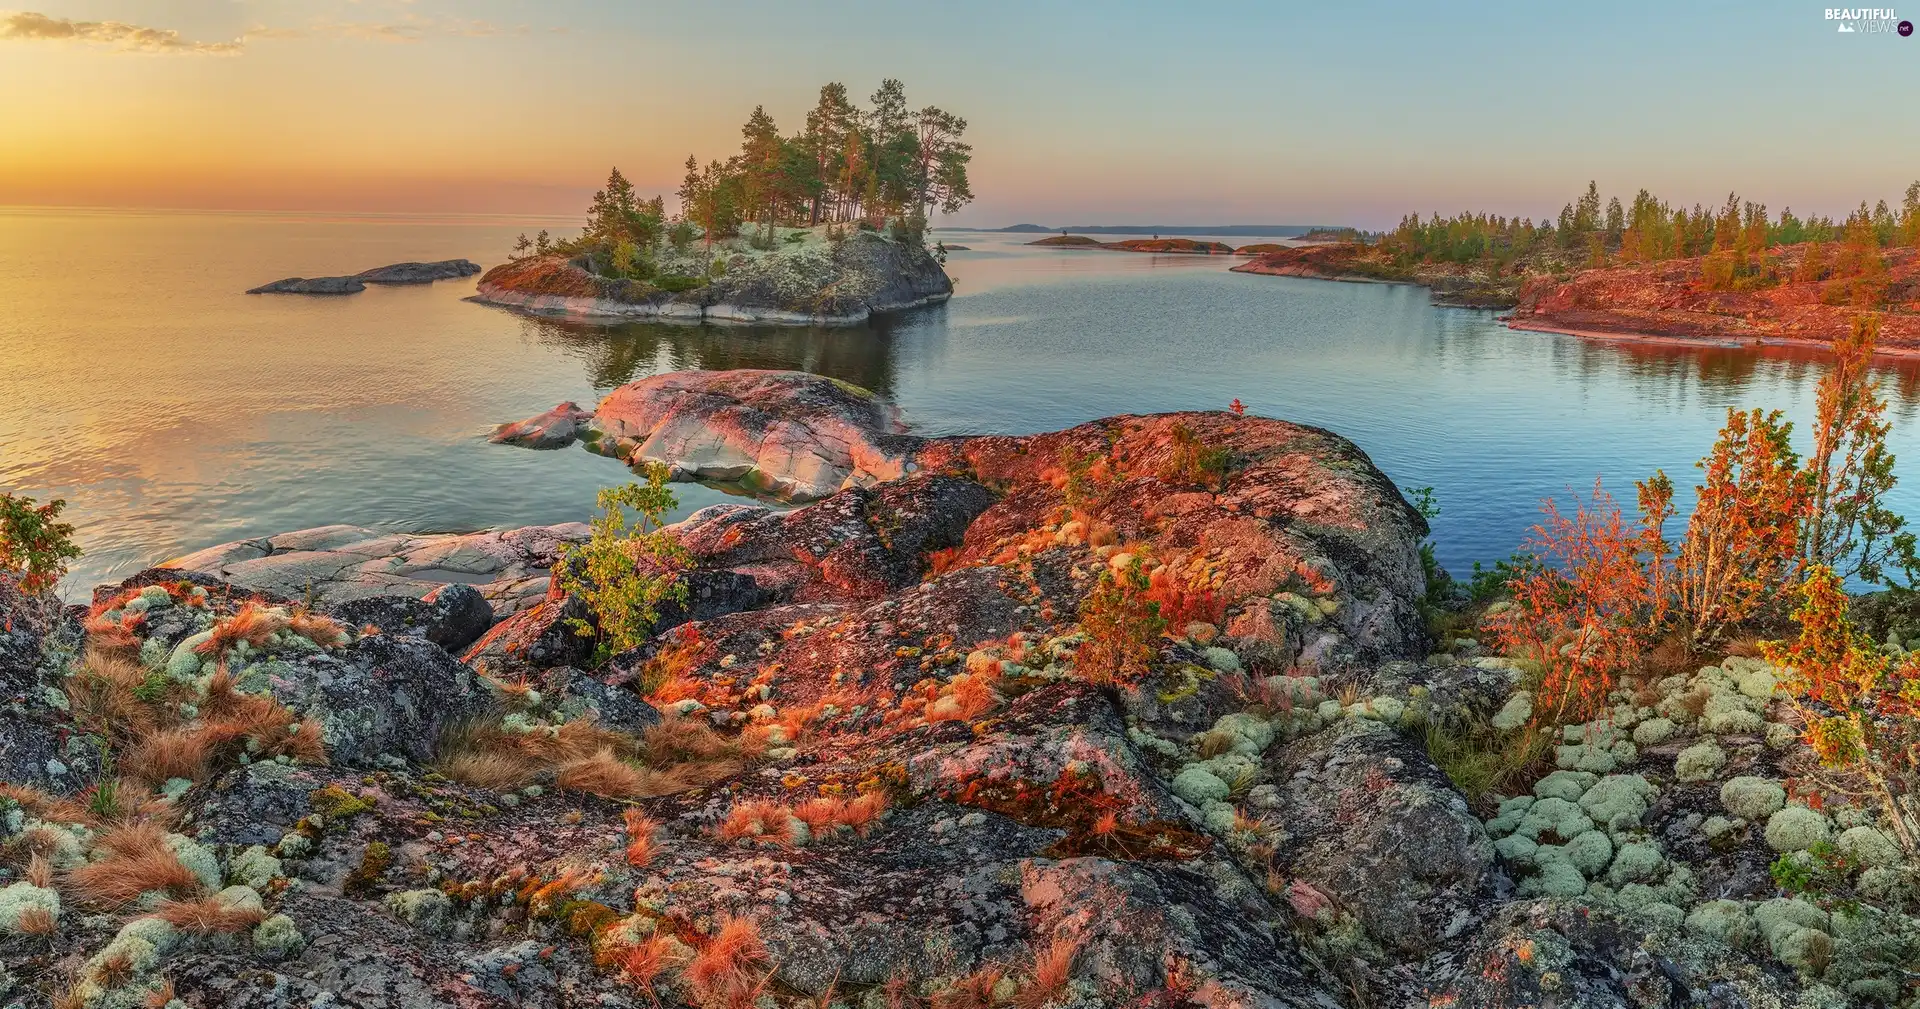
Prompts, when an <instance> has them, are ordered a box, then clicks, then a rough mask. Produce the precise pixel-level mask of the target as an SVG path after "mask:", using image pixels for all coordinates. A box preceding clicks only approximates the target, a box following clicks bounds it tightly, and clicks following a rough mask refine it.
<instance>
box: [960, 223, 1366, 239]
mask: <svg viewBox="0 0 1920 1009" xmlns="http://www.w3.org/2000/svg"><path fill="white" fill-rule="evenodd" d="M938 230H940V231H984V232H990V233H993V232H1004V233H1008V234H1029V235H1038V234H1045V233H1048V232H1060V233H1062V234H1073V233H1076V232H1077V233H1080V234H1086V235H1220V236H1223V237H1235V236H1245V237H1249V238H1297V237H1301V236H1305V235H1310V234H1315V233H1328V234H1335V233H1346V232H1352V231H1353V229H1352V228H1344V227H1338V226H1333V225H1324V224H1070V225H1066V226H1064V227H1052V228H1049V227H1045V226H1043V225H1039V224H1015V225H1012V226H1010V227H1005V228H940V229H938Z"/></svg>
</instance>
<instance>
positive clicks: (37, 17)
mask: <svg viewBox="0 0 1920 1009" xmlns="http://www.w3.org/2000/svg"><path fill="white" fill-rule="evenodd" d="M556 30H563V29H556ZM531 31H532V29H530V28H528V27H527V26H526V25H519V26H515V27H506V26H502V25H496V24H493V23H492V22H489V21H472V20H466V19H462V18H440V19H435V18H425V17H420V16H417V15H412V14H409V15H407V16H406V17H404V18H402V19H400V20H398V21H386V22H377V21H316V22H313V23H312V24H309V25H306V26H304V27H297V28H295V27H273V26H269V25H256V26H254V27H252V28H249V29H247V30H246V32H245V33H244V34H242V35H241V37H240V38H237V39H234V40H233V41H231V42H195V41H193V40H191V39H184V38H181V37H180V33H179V32H177V31H175V30H173V29H171V28H148V27H145V26H143V25H130V24H126V23H123V22H120V21H74V20H71V19H68V18H56V17H48V16H47V15H45V14H38V13H34V12H32V11H23V12H20V13H0V41H13V42H88V43H94V44H97V45H103V46H110V47H112V48H113V49H114V50H116V51H119V52H130V53H204V54H214V55H227V56H231V55H236V54H239V53H241V52H244V51H245V50H246V44H247V43H248V42H252V41H255V40H273V39H358V40H361V41H366V42H421V41H424V40H426V39H428V38H431V37H434V36H453V37H466V38H480V37H485V36H489V35H526V34H528V33H530V32H531Z"/></svg>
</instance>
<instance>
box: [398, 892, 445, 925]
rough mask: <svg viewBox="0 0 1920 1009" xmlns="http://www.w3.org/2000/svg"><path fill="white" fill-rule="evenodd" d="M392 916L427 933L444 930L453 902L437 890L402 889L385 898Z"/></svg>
mask: <svg viewBox="0 0 1920 1009" xmlns="http://www.w3.org/2000/svg"><path fill="white" fill-rule="evenodd" d="M387 910H388V911H391V912H393V916H394V917H396V918H398V919H400V920H401V921H404V922H406V923H407V924H409V925H412V926H413V927H414V928H417V929H419V930H420V931H422V932H427V933H429V934H437V933H440V932H443V931H445V930H446V928H447V925H448V919H449V918H450V917H451V916H452V912H453V902H452V901H451V900H449V899H447V895H446V894H444V893H441V892H440V891H438V890H404V891H402V892H400V893H396V894H393V895H391V896H389V897H388V898H387Z"/></svg>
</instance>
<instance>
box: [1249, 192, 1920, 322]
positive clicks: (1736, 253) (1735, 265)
mask: <svg viewBox="0 0 1920 1009" xmlns="http://www.w3.org/2000/svg"><path fill="white" fill-rule="evenodd" d="M1241 251H1242V252H1246V251H1249V250H1246V249H1243V250H1241ZM1233 269H1234V270H1235V271H1236V272H1240V273H1254V274H1267V275H1275V276H1293V277H1311V278H1316V279H1324V280H1344V281H1361V282H1375V283H1408V284H1420V285H1424V286H1426V287H1428V288H1429V289H1430V290H1431V291H1432V298H1433V301H1434V302H1435V303H1436V304H1442V305H1452V306H1460V307H1471V308H1496V309H1511V310H1512V312H1511V314H1510V315H1509V316H1508V317H1507V319H1506V321H1507V323H1508V325H1510V326H1512V327H1513V328H1515V329H1525V330H1535V331H1542V332H1555V333H1567V334H1571V335H1577V336H1587V337H1602V338H1608V339H1649V340H1662V341H1675V342H1684V343H1711V344H1718V345H1752V344H1776V345H1797V344H1805V345H1808V346H1825V345H1827V344H1828V343H1830V341H1832V340H1833V339H1834V338H1835V337H1836V336H1840V335H1843V334H1845V333H1846V332H1847V331H1848V330H1849V328H1850V326H1851V324H1852V321H1853V319H1854V318H1855V317H1857V316H1859V315H1862V314H1865V313H1884V319H1883V321H1882V326H1881V330H1880V347H1881V349H1882V351H1883V352H1886V353H1910V354H1920V315H1916V314H1915V313H1916V312H1920V182H1916V183H1915V184H1913V185H1912V186H1909V187H1908V188H1907V191H1906V194H1905V199H1904V201H1903V202H1902V205H1901V207H1900V209H1898V210H1895V209H1893V208H1891V207H1889V206H1888V204H1887V203H1886V201H1884V200H1882V201H1880V202H1879V203H1878V205H1876V206H1874V207H1872V208H1871V209H1869V208H1868V206H1867V204H1866V203H1865V202H1862V203H1861V204H1860V206H1859V208H1858V209H1857V210H1855V211H1854V212H1853V213H1851V214H1849V215H1848V217H1847V219H1846V220H1845V221H1844V222H1838V223H1836V222H1835V221H1833V220H1831V219H1829V218H1825V217H1814V218H1810V219H1807V220H1802V219H1800V218H1799V217H1797V216H1795V215H1794V213H1793V211H1792V210H1791V209H1787V210H1783V211H1781V212H1780V214H1779V215H1778V216H1777V217H1775V216H1771V215H1769V213H1768V211H1767V208H1766V206H1765V205H1764V204H1757V203H1753V202H1751V201H1743V200H1741V199H1740V198H1739V197H1738V196H1737V195H1734V194H1729V195H1728V197H1727V202H1726V203H1725V204H1724V205H1723V206H1721V207H1720V208H1718V209H1717V210H1715V209H1708V208H1703V207H1701V206H1699V205H1698V204H1696V205H1694V206H1693V207H1692V208H1691V209H1684V208H1682V207H1679V206H1677V205H1670V204H1668V203H1666V202H1664V201H1661V200H1659V199H1657V198H1655V197H1654V196H1653V195H1652V194H1650V193H1648V192H1647V191H1646V190H1641V191H1640V192H1639V194H1638V195H1636V196H1635V197H1634V199H1633V201H1632V203H1631V204H1630V205H1623V204H1622V203H1621V201H1620V200H1619V199H1618V198H1615V199H1613V200H1611V201H1608V202H1607V203H1606V204H1605V205H1604V207H1603V205H1602V202H1601V198H1600V193H1599V189H1598V187H1597V186H1595V185H1593V184H1591V183H1590V184H1589V185H1588V187H1587V192H1586V193H1585V194H1584V195H1582V196H1581V197H1580V198H1579V199H1578V200H1577V201H1574V202H1571V203H1568V204H1567V205H1566V207H1565V208H1564V209H1562V211H1561V212H1560V215H1559V218H1558V219H1557V220H1555V221H1545V220H1543V221H1541V222H1540V223H1538V224H1535V223H1534V222H1533V221H1532V220H1530V219H1525V220H1523V219H1518V218H1507V217H1501V216H1498V215H1491V214H1485V213H1479V214H1472V213H1468V214H1459V215H1456V216H1454V217H1450V218H1447V217H1441V216H1439V215H1437V214H1436V215H1434V216H1433V217H1430V218H1426V219H1424V220H1423V219H1422V218H1421V217H1420V216H1419V215H1418V214H1413V215H1409V216H1408V217H1406V218H1405V219H1403V220H1402V221H1401V222H1400V224H1399V226H1398V227H1396V228H1395V229H1394V230H1392V231H1390V232H1387V233H1385V234H1384V235H1381V236H1378V237H1377V238H1369V237H1368V236H1359V235H1356V236H1351V237H1349V238H1348V239H1347V240H1344V241H1328V242H1322V243H1316V244H1312V245H1305V246H1299V247H1293V248H1281V249H1276V250H1271V251H1263V252H1262V254H1261V255H1259V256H1257V257H1256V258H1254V259H1252V260H1250V261H1249V262H1246V263H1243V264H1240V265H1238V266H1235V267H1234V268H1233Z"/></svg>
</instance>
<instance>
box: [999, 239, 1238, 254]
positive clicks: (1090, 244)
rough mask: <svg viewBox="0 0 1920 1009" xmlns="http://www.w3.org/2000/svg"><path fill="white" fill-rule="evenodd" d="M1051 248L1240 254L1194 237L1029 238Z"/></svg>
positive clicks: (1035, 242) (1219, 244) (1224, 245)
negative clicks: (1115, 238)
mask: <svg viewBox="0 0 1920 1009" xmlns="http://www.w3.org/2000/svg"><path fill="white" fill-rule="evenodd" d="M1027 244H1028V245H1038V246H1042V247H1045V248H1053V249H1105V250H1109V251H1114V252H1155V253H1175V254H1181V255H1189V256H1232V255H1237V254H1239V253H1240V252H1241V251H1242V250H1237V249H1235V248H1234V247H1233V246H1231V245H1228V244H1226V243H1224V242H1209V241H1202V240H1199V239H1193V238H1161V237H1159V236H1158V235H1156V236H1154V237H1152V238H1127V239H1122V240H1120V241H1118V242H1102V241H1098V240H1096V239H1092V238H1088V237H1086V236H1084V235H1054V236H1053V237H1051V238H1042V239H1039V240H1038V241H1033V242H1028V243H1027Z"/></svg>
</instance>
